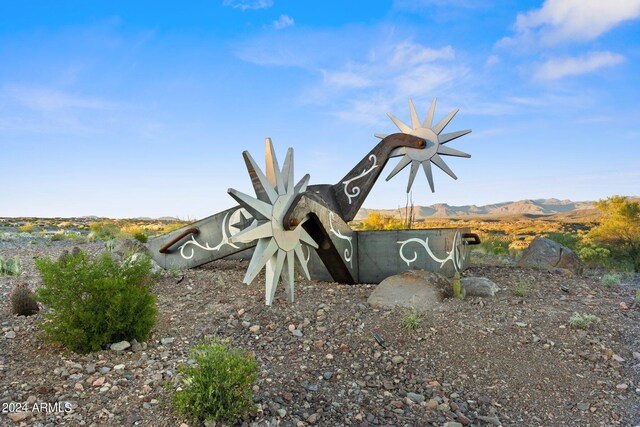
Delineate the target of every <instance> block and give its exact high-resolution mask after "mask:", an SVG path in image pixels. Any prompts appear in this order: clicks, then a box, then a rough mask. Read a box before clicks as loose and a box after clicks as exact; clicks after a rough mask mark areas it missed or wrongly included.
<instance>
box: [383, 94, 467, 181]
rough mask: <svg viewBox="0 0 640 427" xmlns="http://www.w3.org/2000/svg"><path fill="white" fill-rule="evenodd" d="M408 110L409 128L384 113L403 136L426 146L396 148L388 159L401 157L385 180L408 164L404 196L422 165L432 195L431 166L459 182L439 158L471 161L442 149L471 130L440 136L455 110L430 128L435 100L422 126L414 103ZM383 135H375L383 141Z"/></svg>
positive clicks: (458, 152) (457, 153)
mask: <svg viewBox="0 0 640 427" xmlns="http://www.w3.org/2000/svg"><path fill="white" fill-rule="evenodd" d="M409 109H410V110H411V126H409V125H406V124H405V123H403V122H402V121H401V120H400V119H398V118H397V117H395V116H394V115H393V114H391V113H387V115H388V116H389V118H390V119H391V120H392V121H393V123H395V125H396V126H397V127H398V129H400V131H401V132H403V133H408V134H411V135H414V136H417V137H420V138H422V139H424V141H425V143H426V146H425V147H424V148H422V149H420V148H407V147H400V148H396V149H395V150H393V151H392V152H391V156H400V155H404V157H402V159H400V161H399V162H398V164H397V165H396V167H395V168H394V169H393V170H392V171H391V173H390V174H389V176H388V177H387V181H389V180H390V179H391V178H393V177H394V176H395V175H396V174H397V173H398V172H400V171H401V170H402V169H404V168H405V167H406V166H407V165H408V164H409V163H411V172H410V173H409V183H408V184H407V193H408V192H409V191H410V190H411V186H412V185H413V180H414V179H415V177H416V174H417V173H418V168H419V167H420V165H422V168H423V169H424V173H425V175H426V176H427V180H428V181H429V187H431V192H435V189H434V186H433V174H432V172H431V163H433V164H434V165H436V166H437V167H439V168H440V169H442V170H443V171H444V172H445V173H446V174H447V175H449V176H450V177H451V178H453V179H458V177H457V176H456V175H455V174H454V173H453V171H452V170H451V169H449V166H447V164H446V163H445V162H444V160H442V157H440V155H441V154H442V155H445V156H456V157H471V155H470V154H467V153H463V152H462V151H458V150H455V149H453V148H449V147H445V146H444V144H446V143H447V142H449V141H451V140H454V139H456V138H459V137H461V136H463V135H466V134H468V133H469V132H471V129H468V130H461V131H458V132H452V133H445V134H441V132H442V131H443V130H444V128H445V127H446V126H447V125H448V124H449V122H450V121H451V120H452V119H453V117H454V116H455V115H456V114H457V113H458V111H459V110H458V109H455V110H453V111H452V112H451V113H449V115H448V116H447V117H445V118H444V119H442V120H441V121H440V122H438V124H437V125H435V126H433V127H431V124H432V122H433V113H434V111H435V109H436V98H433V101H432V102H431V107H430V108H429V112H428V113H427V117H426V118H425V120H424V122H423V123H422V124H420V120H419V119H418V114H417V113H416V109H415V107H414V106H413V102H412V101H411V99H409ZM385 136H386V135H382V134H376V137H378V138H384V137H385Z"/></svg>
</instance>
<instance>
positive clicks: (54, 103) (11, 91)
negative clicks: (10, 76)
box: [4, 86, 115, 111]
mask: <svg viewBox="0 0 640 427" xmlns="http://www.w3.org/2000/svg"><path fill="white" fill-rule="evenodd" d="M4 93H5V94H6V95H5V96H7V97H10V98H12V99H14V100H15V101H17V102H18V103H19V104H21V105H22V106H24V107H27V108H29V109H31V110H38V111H58V110H65V109H90V110H102V109H108V108H113V107H115V104H114V103H112V102H109V101H105V100H102V99H99V98H91V97H84V96H78V95H73V94H69V93H64V92H61V91H57V90H51V89H40V88H33V87H22V86H10V87H7V88H5V90H4Z"/></svg>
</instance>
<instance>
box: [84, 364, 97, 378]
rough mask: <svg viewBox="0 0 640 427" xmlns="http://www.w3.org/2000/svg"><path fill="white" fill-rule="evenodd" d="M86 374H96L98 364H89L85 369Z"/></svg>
mask: <svg viewBox="0 0 640 427" xmlns="http://www.w3.org/2000/svg"><path fill="white" fill-rule="evenodd" d="M84 370H85V372H86V373H87V374H89V375H91V374H93V373H95V372H96V364H95V363H93V362H92V363H87V366H85V368H84Z"/></svg>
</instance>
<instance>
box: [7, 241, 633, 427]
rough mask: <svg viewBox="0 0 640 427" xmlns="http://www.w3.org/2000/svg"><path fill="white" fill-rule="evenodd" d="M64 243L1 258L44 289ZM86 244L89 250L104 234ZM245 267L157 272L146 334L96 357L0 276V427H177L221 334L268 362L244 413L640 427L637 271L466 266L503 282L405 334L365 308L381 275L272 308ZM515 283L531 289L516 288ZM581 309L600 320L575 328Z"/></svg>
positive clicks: (420, 422) (253, 422) (392, 314)
mask: <svg viewBox="0 0 640 427" xmlns="http://www.w3.org/2000/svg"><path fill="white" fill-rule="evenodd" d="M71 246H72V243H70V242H64V241H62V242H53V243H48V244H42V243H35V244H29V243H21V242H20V241H16V242H0V256H3V257H5V258H7V257H13V256H19V257H20V258H21V259H22V261H23V263H24V267H25V274H24V275H23V277H22V278H21V279H20V280H21V281H27V282H29V283H31V284H33V285H37V284H38V282H39V281H38V276H37V274H36V273H35V271H34V268H33V258H34V257H36V256H50V257H52V258H55V257H57V256H59V254H60V253H61V252H62V251H63V250H64V249H69V248H70V247H71ZM81 248H82V249H83V250H86V251H88V252H89V253H97V252H99V251H100V250H101V245H100V244H98V243H88V244H83V245H81ZM246 267H247V263H246V262H242V261H217V262H214V263H211V264H209V265H207V266H205V267H203V268H199V269H194V270H189V271H186V272H184V274H182V273H180V275H179V276H178V277H175V276H174V275H171V274H168V273H166V274H164V275H163V276H162V277H161V278H160V279H159V281H158V284H157V286H156V287H155V290H154V292H155V293H156V294H157V295H158V306H159V311H160V316H159V322H158V324H157V326H156V327H155V329H154V331H153V334H152V337H151V338H150V339H149V340H148V342H146V343H140V344H137V345H136V346H135V351H132V349H131V348H130V349H127V350H125V351H113V350H105V351H101V352H97V353H93V354H89V355H79V354H75V353H69V352H68V351H65V350H64V349H63V348H60V347H58V346H56V345H53V344H50V343H47V342H45V341H43V340H42V338H41V336H40V334H39V327H38V324H39V323H40V322H42V320H43V319H42V317H41V316H40V315H36V316H31V317H28V318H25V317H17V316H13V315H11V313H10V310H9V303H8V298H7V296H8V291H9V289H10V287H11V286H12V285H13V283H15V281H16V279H14V278H10V277H0V295H2V299H1V303H0V323H1V326H2V332H1V333H0V411H1V412H2V413H0V425H3V426H4V425H8V426H9V425H26V426H57V425H65V426H66V425H69V426H71V425H73V426H75V425H87V426H103V425H106V426H127V425H141V426H180V425H181V424H182V423H183V421H184V420H182V419H180V418H179V417H178V416H176V415H175V414H174V412H173V411H172V406H171V401H170V390H171V389H173V388H175V387H176V386H177V383H178V382H179V378H178V377H179V375H177V371H176V366H177V365H179V364H182V363H186V362H187V359H188V351H189V348H190V347H191V346H192V345H194V344H198V343H201V342H203V340H205V339H209V338H214V337H215V338H220V339H228V340H230V342H231V343H232V344H233V345H235V346H237V347H242V348H245V349H247V350H249V351H250V352H252V353H253V354H255V356H256V359H257V360H258V362H259V363H260V365H261V366H262V373H261V376H260V379H259V380H258V382H257V383H256V385H255V386H254V390H255V393H254V396H255V401H256V410H255V411H254V413H253V414H252V415H251V416H250V417H249V418H248V419H247V420H245V425H250V426H275V425H282V426H306V425H318V426H338V425H356V426H374V425H388V426H427V425H435V426H444V425H446V426H448V427H454V426H459V425H472V426H494V425H495V426H498V425H504V426H617V425H621V426H636V425H640V326H639V325H640V322H639V319H640V307H637V306H635V305H633V296H634V294H635V289H634V287H636V286H638V285H639V284H638V282H637V278H636V279H633V280H635V282H634V281H633V280H631V281H630V284H628V285H623V286H612V287H604V286H602V285H601V284H600V282H599V281H597V280H596V279H595V278H589V277H586V276H584V277H566V276H563V275H561V274H557V273H548V272H542V271H536V270H527V269H519V268H514V267H495V266H481V267H473V268H471V269H469V270H467V271H466V272H465V275H466V276H484V277H487V278H489V279H491V280H493V281H494V282H495V283H497V284H498V286H500V288H502V291H500V292H499V293H498V294H497V296H496V297H494V298H490V299H480V298H467V299H465V300H445V301H444V302H443V303H442V304H440V305H439V306H438V307H437V308H436V309H435V310H433V311H431V312H428V313H426V314H425V316H424V320H423V322H422V324H421V326H420V328H419V329H417V330H415V331H407V330H404V329H403V328H402V327H401V319H402V317H403V312H402V310H400V309H393V310H391V309H386V310H385V309H380V310H377V309H372V308H371V307H369V306H368V305H367V303H366V301H367V297H368V296H369V294H370V293H371V291H372V290H373V288H374V286H375V285H355V286H350V285H341V284H337V283H326V282H308V281H304V280H299V281H298V283H297V284H296V291H297V301H296V303H295V304H290V303H289V302H288V301H287V300H286V299H285V298H284V296H283V294H280V295H278V296H277V297H276V299H275V301H274V304H273V306H271V307H266V306H264V285H262V283H263V280H264V279H263V278H259V280H258V281H257V282H256V283H254V284H253V285H251V286H246V285H244V284H242V283H241V280H242V277H243V275H244V272H245V270H246ZM521 282H526V283H528V284H529V288H530V290H529V293H528V295H527V296H525V297H517V296H514V295H513V293H512V289H513V288H515V287H516V286H517V285H518V284H520V283H521ZM561 286H562V287H565V288H568V290H569V292H565V291H563V290H562V289H561ZM574 312H579V313H590V314H595V315H596V316H598V317H599V318H600V319H601V321H600V322H599V323H597V324H595V326H593V327H592V328H591V329H588V330H578V329H574V328H571V327H570V326H569V325H568V319H569V317H570V316H571V315H572V314H573V313H574ZM374 333H376V334H379V335H380V336H382V337H383V339H384V347H383V346H381V345H380V344H378V343H377V342H376V340H375V339H374V336H373V335H374ZM25 408H26V409H29V410H30V412H27V413H22V412H20V411H16V410H21V409H25ZM34 408H36V410H34ZM14 420H15V421H14ZM447 423H448V424H447ZM456 423H458V424H456Z"/></svg>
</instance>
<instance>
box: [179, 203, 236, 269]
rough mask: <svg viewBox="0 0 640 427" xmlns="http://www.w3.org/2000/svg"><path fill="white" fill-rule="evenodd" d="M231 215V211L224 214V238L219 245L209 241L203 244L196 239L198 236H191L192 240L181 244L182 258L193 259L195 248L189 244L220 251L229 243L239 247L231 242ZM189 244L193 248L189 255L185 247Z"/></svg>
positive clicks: (206, 249)
mask: <svg viewBox="0 0 640 427" xmlns="http://www.w3.org/2000/svg"><path fill="white" fill-rule="evenodd" d="M228 216H229V212H227V213H226V214H225V215H224V218H222V227H221V230H220V231H221V232H222V240H220V243H218V245H216V246H214V247H211V246H209V243H208V242H205V243H204V245H203V244H201V243H200V242H198V241H197V240H196V238H195V237H194V236H191V240H188V241H186V242H185V243H183V244H182V245H181V246H180V255H181V256H182V258H184V259H191V258H193V255H194V254H195V249H194V248H193V247H191V246H189V245H193V246H197V247H199V248H200V249H203V250H205V251H219V250H220V248H222V247H223V246H224V245H229V246H231V247H232V248H235V249H239V248H238V246H236V245H234V244H233V243H231V242H229V235H228V234H227V226H228V224H227V221H228V219H227V217H228ZM187 246H189V249H191V253H190V254H189V255H187V254H185V252H184V250H185V248H187Z"/></svg>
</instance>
